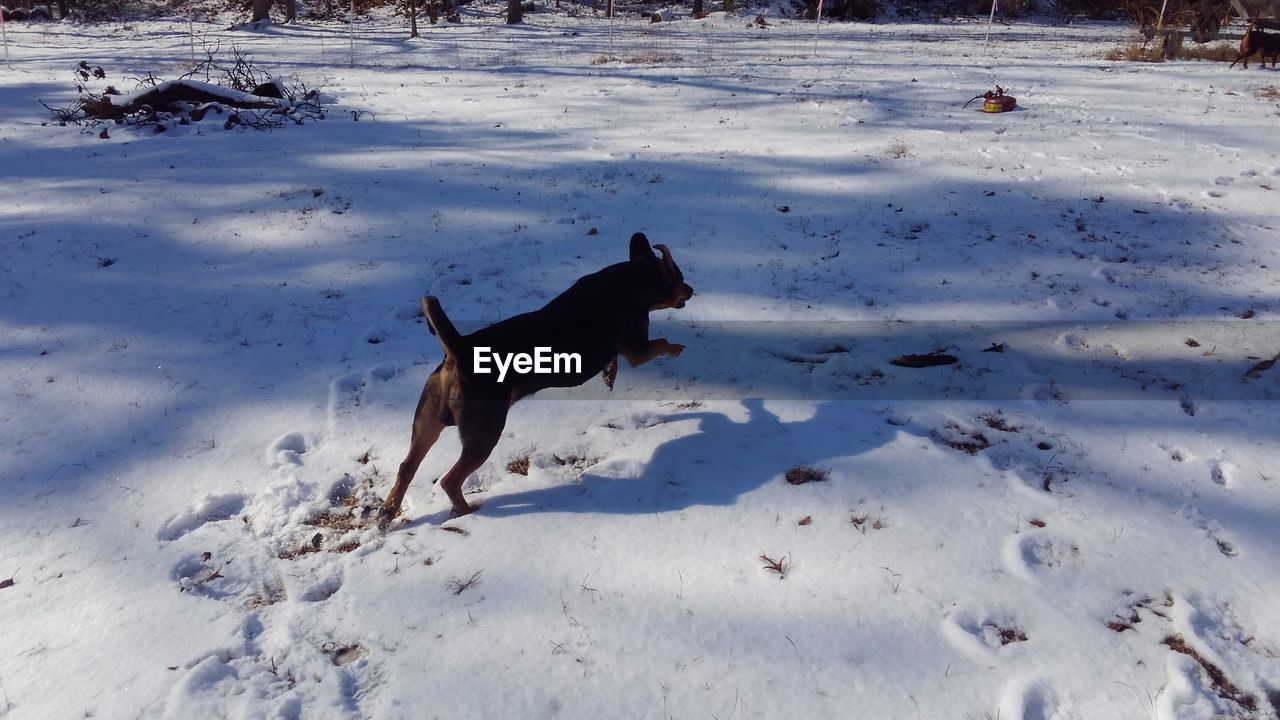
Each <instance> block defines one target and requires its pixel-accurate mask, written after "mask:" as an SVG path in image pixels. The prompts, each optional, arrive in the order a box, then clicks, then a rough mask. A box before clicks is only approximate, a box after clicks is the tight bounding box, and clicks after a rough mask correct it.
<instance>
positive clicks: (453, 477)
mask: <svg viewBox="0 0 1280 720" xmlns="http://www.w3.org/2000/svg"><path fill="white" fill-rule="evenodd" d="M506 410H507V408H506V407H503V408H501V411H500V413H499V412H496V411H495V412H494V413H491V414H485V415H482V416H481V417H483V420H478V419H477V418H475V417H474V416H473V417H472V418H471V420H470V422H467V421H463V422H459V423H458V434H459V436H460V438H461V440H462V453H461V454H460V455H459V456H458V462H456V463H454V465H453V467H451V468H449V472H447V473H445V474H444V477H441V478H440V487H442V488H444V491H445V494H446V495H448V496H449V503H450V504H452V505H453V511H454V512H455V513H457V514H458V515H466V514H468V513H473V512H475V511H476V510H478V509H479V506H477V505H472V504H471V503H469V502H467V499H466V497H464V496H463V494H462V483H464V482H466V481H467V478H469V477H471V473H473V472H475V471H476V470H479V469H480V466H481V465H483V464H484V461H485V460H488V459H489V455H491V454H492V453H493V448H494V447H495V446H497V444H498V439H499V438H501V437H502V429H503V428H504V427H506V424H507V414H506Z"/></svg>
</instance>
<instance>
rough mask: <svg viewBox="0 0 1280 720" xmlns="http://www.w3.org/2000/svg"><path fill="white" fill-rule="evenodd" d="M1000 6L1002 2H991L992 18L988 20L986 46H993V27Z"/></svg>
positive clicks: (993, 0)
mask: <svg viewBox="0 0 1280 720" xmlns="http://www.w3.org/2000/svg"><path fill="white" fill-rule="evenodd" d="M999 4H1000V0H991V17H989V18H987V40H986V43H985V44H986V45H990V44H991V25H992V23H994V22H995V21H996V6H997V5H999Z"/></svg>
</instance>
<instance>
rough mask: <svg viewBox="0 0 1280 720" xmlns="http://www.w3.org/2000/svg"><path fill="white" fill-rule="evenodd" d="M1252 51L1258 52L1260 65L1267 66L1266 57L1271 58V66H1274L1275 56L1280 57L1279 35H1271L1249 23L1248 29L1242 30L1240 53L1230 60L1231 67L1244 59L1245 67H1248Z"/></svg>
mask: <svg viewBox="0 0 1280 720" xmlns="http://www.w3.org/2000/svg"><path fill="white" fill-rule="evenodd" d="M1254 53H1260V54H1261V57H1262V66H1263V67H1266V66H1267V58H1268V57H1269V58H1271V67H1273V68H1274V67H1275V66H1276V58H1277V57H1280V35H1272V34H1270V33H1265V32H1262V31H1261V30H1259V29H1257V28H1256V27H1254V25H1253V23H1249V29H1248V30H1245V31H1244V38H1242V39H1241V40H1240V54H1239V55H1237V56H1236V59H1235V60H1232V61H1231V67H1235V66H1236V63H1238V62H1240V61H1241V60H1243V61H1244V66H1245V68H1248V67H1249V58H1251V57H1253V55H1254Z"/></svg>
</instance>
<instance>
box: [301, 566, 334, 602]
mask: <svg viewBox="0 0 1280 720" xmlns="http://www.w3.org/2000/svg"><path fill="white" fill-rule="evenodd" d="M341 589H342V574H341V573H340V572H339V573H335V574H333V575H330V576H329V577H326V578H321V579H320V580H317V581H316V582H315V583H314V584H313V585H311V586H310V587H308V588H307V589H306V590H303V591H302V592H301V593H299V594H298V599H300V600H302V601H303V602H309V603H318V602H324V601H325V600H328V599H329V598H331V597H333V596H334V595H335V594H337V592H338V591H339V590H341Z"/></svg>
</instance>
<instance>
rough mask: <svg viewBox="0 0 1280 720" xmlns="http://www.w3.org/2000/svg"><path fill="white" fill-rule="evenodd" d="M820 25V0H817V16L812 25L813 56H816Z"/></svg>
mask: <svg viewBox="0 0 1280 720" xmlns="http://www.w3.org/2000/svg"><path fill="white" fill-rule="evenodd" d="M821 27H822V0H818V18H817V23H816V24H814V26H813V56H814V57H817V56H818V29H819V28H821Z"/></svg>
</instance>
